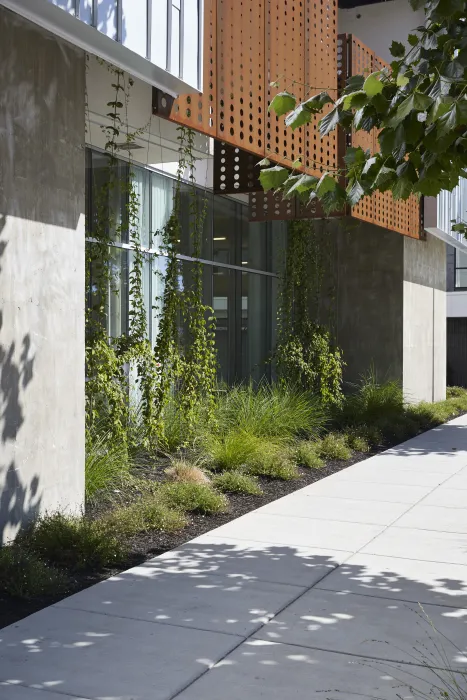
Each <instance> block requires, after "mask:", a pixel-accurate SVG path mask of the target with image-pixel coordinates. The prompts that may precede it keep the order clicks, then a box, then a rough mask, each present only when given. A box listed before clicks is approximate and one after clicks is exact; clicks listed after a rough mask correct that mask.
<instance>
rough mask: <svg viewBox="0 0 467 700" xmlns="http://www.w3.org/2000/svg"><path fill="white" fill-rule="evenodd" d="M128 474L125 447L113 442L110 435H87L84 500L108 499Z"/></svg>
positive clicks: (94, 433)
mask: <svg viewBox="0 0 467 700" xmlns="http://www.w3.org/2000/svg"><path fill="white" fill-rule="evenodd" d="M128 472H129V459H128V451H127V448H126V446H125V445H124V444H123V443H121V442H115V440H114V439H113V437H112V434H111V433H104V434H99V433H98V432H97V431H96V432H93V433H88V435H87V438H86V462H85V485H86V500H87V501H88V502H91V503H92V502H94V501H96V500H97V498H98V497H108V496H110V497H111V495H112V491H113V490H114V489H116V488H119V487H120V486H121V483H122V480H123V479H124V478H125V476H126V475H127V474H128Z"/></svg>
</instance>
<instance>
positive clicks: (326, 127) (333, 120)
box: [319, 107, 340, 136]
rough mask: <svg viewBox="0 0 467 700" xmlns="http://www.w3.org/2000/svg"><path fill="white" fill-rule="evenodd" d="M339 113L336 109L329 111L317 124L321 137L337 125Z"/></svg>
mask: <svg viewBox="0 0 467 700" xmlns="http://www.w3.org/2000/svg"><path fill="white" fill-rule="evenodd" d="M339 117H340V115H339V111H338V109H337V107H334V109H331V111H330V112H329V113H328V114H326V115H325V116H324V117H323V118H322V119H321V120H320V122H319V132H320V134H321V136H326V135H327V134H329V132H330V131H332V130H333V129H335V128H336V126H337V125H338V124H339Z"/></svg>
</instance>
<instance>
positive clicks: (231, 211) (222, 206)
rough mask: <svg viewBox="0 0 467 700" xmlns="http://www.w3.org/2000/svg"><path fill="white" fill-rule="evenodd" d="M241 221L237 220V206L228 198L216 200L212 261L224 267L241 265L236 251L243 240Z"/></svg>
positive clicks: (216, 198) (217, 198)
mask: <svg viewBox="0 0 467 700" xmlns="http://www.w3.org/2000/svg"><path fill="white" fill-rule="evenodd" d="M241 226H242V222H241V220H240V221H238V220H237V204H236V202H234V201H232V200H230V199H227V198H226V197H215V198H214V221H213V237H212V259H213V260H214V262H220V263H224V265H239V264H240V263H239V260H238V258H239V254H238V252H237V250H236V248H237V247H238V243H239V241H240V240H241Z"/></svg>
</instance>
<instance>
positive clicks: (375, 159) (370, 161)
mask: <svg viewBox="0 0 467 700" xmlns="http://www.w3.org/2000/svg"><path fill="white" fill-rule="evenodd" d="M379 158H380V156H378V155H376V156H372V157H371V158H368V160H367V162H366V163H365V165H364V166H363V170H362V175H366V174H367V173H368V171H369V170H370V168H372V167H373V166H374V165H375V163H377V162H378V159H379Z"/></svg>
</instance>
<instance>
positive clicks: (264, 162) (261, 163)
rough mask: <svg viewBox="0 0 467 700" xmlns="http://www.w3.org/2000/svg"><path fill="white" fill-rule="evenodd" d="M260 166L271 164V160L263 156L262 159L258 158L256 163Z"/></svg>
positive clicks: (264, 166)
mask: <svg viewBox="0 0 467 700" xmlns="http://www.w3.org/2000/svg"><path fill="white" fill-rule="evenodd" d="M258 165H259V167H260V168H266V167H267V166H268V165H271V161H270V160H269V158H263V160H260V161H259V163H258Z"/></svg>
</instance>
